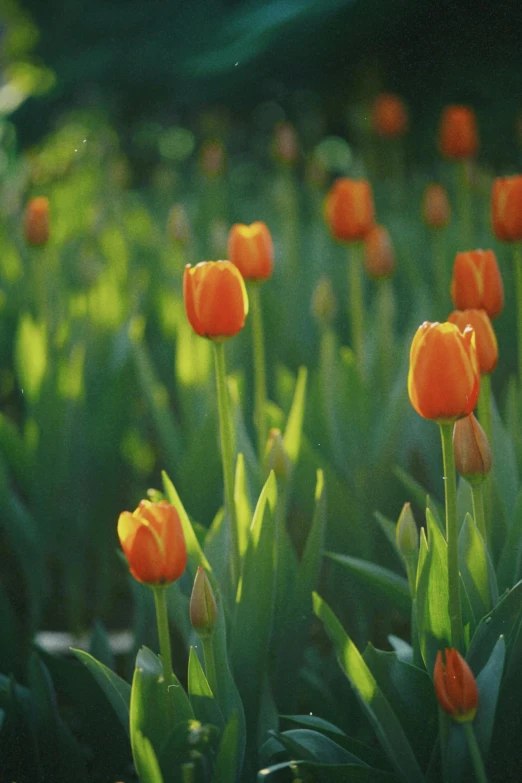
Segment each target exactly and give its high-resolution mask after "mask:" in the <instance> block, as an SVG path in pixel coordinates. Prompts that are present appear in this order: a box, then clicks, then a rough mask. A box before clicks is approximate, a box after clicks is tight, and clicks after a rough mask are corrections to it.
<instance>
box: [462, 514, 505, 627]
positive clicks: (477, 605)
mask: <svg viewBox="0 0 522 783" xmlns="http://www.w3.org/2000/svg"><path fill="white" fill-rule="evenodd" d="M459 569H460V573H461V576H462V581H463V582H464V585H465V587H466V592H467V594H468V597H469V600H470V603H471V607H472V610H473V614H474V616H475V617H476V618H477V617H478V618H481V617H484V615H485V614H487V613H488V612H489V611H490V610H491V609H492V607H493V606H495V604H496V603H497V601H498V589H497V582H496V578H495V571H494V568H493V564H492V562H491V560H490V559H489V556H488V552H487V549H486V547H485V545H484V541H483V539H482V536H481V535H480V533H479V531H478V529H477V526H476V525H475V522H474V521H473V519H472V517H471V516H470V515H469V514H466V516H465V517H464V524H463V525H462V527H461V529H460V535H459Z"/></svg>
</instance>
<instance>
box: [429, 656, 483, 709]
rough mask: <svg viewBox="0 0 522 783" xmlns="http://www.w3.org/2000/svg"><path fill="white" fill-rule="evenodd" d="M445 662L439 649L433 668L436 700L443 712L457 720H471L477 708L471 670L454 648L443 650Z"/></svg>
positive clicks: (475, 686)
mask: <svg viewBox="0 0 522 783" xmlns="http://www.w3.org/2000/svg"><path fill="white" fill-rule="evenodd" d="M444 654H445V658H446V663H445V664H444V663H443V661H442V652H441V651H440V650H439V651H438V653H437V658H436V660H435V668H434V670H433V684H434V686H435V694H436V696H437V701H438V702H439V705H440V707H441V709H442V710H444V712H446V713H447V714H448V715H451V717H452V718H453V719H454V720H456V721H458V722H459V723H466V722H467V721H470V720H473V718H474V717H475V714H476V712H477V708H478V688H477V683H476V682H475V677H474V676H473V672H472V671H471V669H470V668H469V666H468V664H467V663H466V661H465V660H464V658H463V657H462V655H461V654H460V653H459V652H458V650H455V649H454V648H450V649H446V650H444Z"/></svg>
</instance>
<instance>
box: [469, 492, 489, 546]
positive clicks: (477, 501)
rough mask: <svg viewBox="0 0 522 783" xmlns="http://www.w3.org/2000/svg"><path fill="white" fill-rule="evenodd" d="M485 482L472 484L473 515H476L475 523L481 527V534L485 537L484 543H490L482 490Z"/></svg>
mask: <svg viewBox="0 0 522 783" xmlns="http://www.w3.org/2000/svg"><path fill="white" fill-rule="evenodd" d="M483 486H484V484H483V483H481V484H471V496H472V498H473V516H474V517H475V524H476V526H477V527H478V529H479V532H480V535H481V536H482V538H483V539H484V543H485V544H487V543H488V538H487V529H486V517H485V516H484V493H483V491H482V487H483Z"/></svg>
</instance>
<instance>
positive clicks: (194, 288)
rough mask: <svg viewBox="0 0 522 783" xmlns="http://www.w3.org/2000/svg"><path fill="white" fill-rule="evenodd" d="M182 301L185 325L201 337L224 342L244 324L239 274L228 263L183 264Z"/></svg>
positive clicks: (245, 300)
mask: <svg viewBox="0 0 522 783" xmlns="http://www.w3.org/2000/svg"><path fill="white" fill-rule="evenodd" d="M183 298H184V300H185V311H186V313H187V318H188V320H189V323H190V325H191V326H192V328H193V329H194V331H195V332H196V334H199V335H200V336H201V337H208V338H209V339H210V340H226V339H227V338H228V337H233V336H234V335H235V334H237V333H238V332H240V331H241V329H242V328H243V326H244V325H245V318H246V316H247V313H248V296H247V292H246V287H245V283H244V280H243V278H242V277H241V273H240V271H239V270H238V268H237V267H236V266H234V264H231V263H230V261H204V262H203V263H201V264H196V266H193V267H192V266H190V265H187V266H186V267H185V275H184V278H183Z"/></svg>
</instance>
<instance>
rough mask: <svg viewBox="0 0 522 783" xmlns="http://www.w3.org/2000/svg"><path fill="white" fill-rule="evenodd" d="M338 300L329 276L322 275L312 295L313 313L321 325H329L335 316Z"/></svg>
mask: <svg viewBox="0 0 522 783" xmlns="http://www.w3.org/2000/svg"><path fill="white" fill-rule="evenodd" d="M336 312H337V301H336V299H335V293H334V290H333V286H332V282H331V280H330V278H329V277H321V279H320V280H319V281H318V282H317V285H316V286H315V288H314V293H313V296H312V314H313V316H314V318H315V319H316V321H317V322H318V323H319V324H320V326H328V325H329V324H330V323H331V322H332V321H333V320H334V318H335V314H336Z"/></svg>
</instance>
